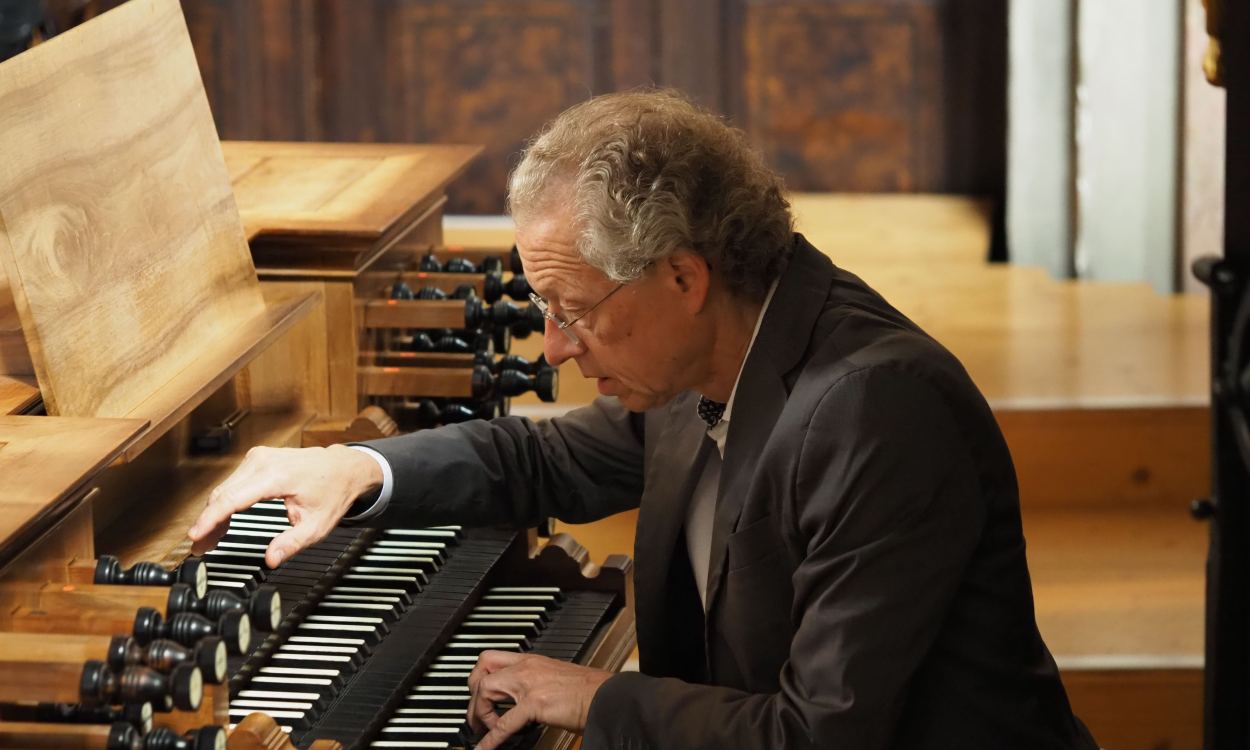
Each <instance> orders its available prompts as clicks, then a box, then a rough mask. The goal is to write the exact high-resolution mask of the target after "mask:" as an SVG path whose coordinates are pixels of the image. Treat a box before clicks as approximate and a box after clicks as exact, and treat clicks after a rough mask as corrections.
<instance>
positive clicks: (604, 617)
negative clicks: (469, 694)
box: [205, 502, 632, 747]
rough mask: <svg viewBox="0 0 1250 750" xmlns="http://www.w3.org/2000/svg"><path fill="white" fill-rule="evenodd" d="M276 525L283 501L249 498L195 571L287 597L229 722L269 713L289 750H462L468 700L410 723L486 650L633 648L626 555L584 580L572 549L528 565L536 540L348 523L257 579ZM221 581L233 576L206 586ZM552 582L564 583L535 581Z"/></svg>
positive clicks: (242, 674) (240, 680)
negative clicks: (414, 739)
mask: <svg viewBox="0 0 1250 750" xmlns="http://www.w3.org/2000/svg"><path fill="white" fill-rule="evenodd" d="M286 528H288V526H287V519H286V511H285V508H284V506H283V505H282V504H281V503H279V502H268V503H259V504H257V505H256V506H253V507H252V508H251V509H249V510H247V511H245V512H241V513H236V514H235V515H234V516H233V517H232V519H231V524H230V529H229V531H228V532H227V533H226V535H225V536H224V537H223V538H222V541H221V543H220V544H219V545H218V547H217V548H216V549H215V550H212V551H210V552H209V553H207V554H206V555H205V561H206V564H207V566H208V568H209V585H210V588H212V587H213V586H216V585H228V586H232V587H233V586H236V585H238V584H242V585H243V586H244V587H253V586H258V585H261V583H262V582H264V583H265V584H267V585H274V586H276V587H277V588H278V590H279V591H281V592H282V593H283V596H284V601H291V602H296V603H295V604H293V605H292V606H291V607H289V608H286V609H285V611H284V617H283V620H282V623H281V624H280V625H279V627H278V628H277V630H276V632H275V633H274V634H273V635H272V636H270V637H269V638H268V639H266V641H265V642H264V643H263V644H262V645H260V646H259V647H258V648H257V649H256V650H255V651H254V652H253V653H252V654H251V655H249V657H248V658H247V660H246V663H244V664H243V665H242V666H241V668H240V669H239V670H238V671H237V672H236V673H235V674H234V676H233V677H232V678H231V695H232V698H231V702H230V715H231V717H232V718H236V719H237V718H241V717H243V716H246V715H247V714H249V713H251V712H252V711H257V710H259V711H263V712H265V713H267V714H269V715H270V716H273V717H274V719H275V720H276V721H277V722H278V723H279V724H280V725H281V726H282V727H283V728H284V730H285V731H288V732H289V733H290V734H291V736H292V739H294V740H295V741H296V742H297V743H302V742H304V741H305V740H308V739H334V740H337V741H339V742H342V743H343V745H344V746H345V747H366V746H377V747H397V746H402V745H394V744H387V743H388V742H395V741H397V740H396V739H395V737H396V736H398V735H411V734H414V733H419V734H422V736H423V737H426V738H427V739H426V740H423V741H431V742H434V741H437V742H445V743H447V744H446V745H444V746H446V747H453V746H458V745H462V744H465V743H466V742H467V741H468V737H467V734H466V727H465V726H464V716H465V710H466V709H467V702H465V701H464V700H459V702H451V701H444V702H445V703H447V704H448V705H445V706H443V707H442V709H443V710H450V709H457V710H458V711H459V715H458V718H457V719H456V720H455V721H452V718H450V716H451V715H450V714H446V713H439V714H435V715H436V716H438V717H439V719H440V720H439V721H438V722H437V725H438V728H439V729H438V731H434V729H432V728H431V727H428V726H425V725H421V726H420V727H417V728H409V729H405V727H408V726H409V725H410V724H411V722H409V721H405V719H411V718H414V717H418V716H422V717H424V716H427V714H426V713H425V709H428V708H430V706H429V705H428V704H429V703H430V702H431V701H441V700H443V698H438V699H435V698H432V697H429V696H428V695H427V693H431V689H430V686H432V685H441V686H445V687H446V688H447V691H448V693H449V694H455V695H457V696H459V698H461V699H462V698H463V697H464V696H462V695H460V694H462V693H465V692H466V691H467V682H466V681H467V678H468V670H469V669H470V668H471V667H472V664H473V661H474V660H476V657H477V654H478V653H479V652H480V651H482V650H483V649H486V648H501V649H507V650H516V651H533V652H535V653H540V654H544V655H548V656H551V657H553V658H560V659H565V660H568V661H581V662H587V661H589V662H590V663H595V664H597V665H599V666H610V665H613V664H619V660H620V659H623V658H624V655H625V654H627V653H628V651H629V649H631V648H632V614H631V610H629V609H628V608H627V604H628V601H627V600H628V580H629V562H628V560H627V559H625V558H623V557H616V558H613V559H609V560H608V562H607V563H606V564H605V566H604V567H603V568H602V569H600V570H599V571H598V572H597V574H596V575H595V576H594V577H584V576H583V575H582V574H581V566H580V563H579V562H578V558H579V557H580V554H578V553H577V552H576V549H577V548H576V547H575V543H574V542H572V541H571V540H568V539H560V540H557V541H556V547H553V548H552V549H553V552H552V553H551V554H549V555H547V556H546V557H545V558H540V560H538V561H536V560H531V559H530V557H529V554H528V550H529V547H530V541H531V540H529V539H527V538H526V537H524V536H522V535H517V534H515V533H510V532H502V531H489V530H464V529H460V528H458V527H441V528H430V529H383V530H378V529H350V528H343V529H338V530H336V531H335V532H334V533H333V534H332V535H331V537H330V538H327V539H326V540H323V541H322V542H319V543H318V544H316V545H313V546H312V547H310V548H308V549H306V550H304V551H302V552H300V553H299V554H297V555H295V556H293V557H292V558H291V559H289V560H287V561H285V562H284V563H283V564H282V565H280V566H279V567H278V568H276V569H274V570H272V571H269V570H266V569H265V567H264V565H263V562H262V560H261V556H263V552H264V548H265V545H266V544H267V543H268V541H269V540H270V539H272V538H273V537H274V536H276V535H277V534H279V533H281V532H282V531H283V530H285V529H286ZM555 550H561V551H560V552H555ZM565 550H572V551H574V554H573V555H572V556H570V555H568V554H567V552H565ZM226 566H229V567H226ZM227 570H228V571H230V572H231V573H233V574H234V577H231V578H228V579H217V578H214V576H217V575H219V573H218V571H227ZM553 581H558V582H560V583H562V584H563V586H560V585H545V584H550V583H552V582H553ZM565 587H567V588H565ZM452 667H454V668H452ZM457 681H459V682H457ZM460 688H463V690H461V689H460ZM431 694H432V693H431ZM444 697H445V696H444ZM418 730H420V731H418ZM434 736H437V737H441V738H442V739H439V740H433V739H428V738H430V737H434ZM540 737H541V733H539V734H538V735H535V736H534V737H531V738H530V740H531V743H530V745H525V744H519V745H517V746H518V747H522V746H532V743H533V742H534V741H537V740H538V739H539V738H540ZM551 741H552V742H554V741H555V740H551ZM379 743H380V744H379ZM436 746H438V745H427V747H436Z"/></svg>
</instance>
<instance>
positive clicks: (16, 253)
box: [0, 0, 312, 450]
mask: <svg viewBox="0 0 1250 750" xmlns="http://www.w3.org/2000/svg"><path fill="white" fill-rule="evenodd" d="M0 72H2V75H0V160H2V161H4V163H5V164H6V165H7V166H8V168H7V169H6V170H5V172H4V173H3V175H0V265H2V266H3V268H4V271H5V275H6V277H7V279H8V281H9V284H10V286H11V289H12V293H13V299H14V302H15V303H16V304H15V306H16V309H17V312H18V317H19V319H20V320H21V326H22V331H23V334H24V337H25V340H26V343H27V345H28V347H29V351H30V355H31V359H32V361H33V364H34V369H35V373H36V375H37V376H38V381H39V387H40V390H41V392H42V394H43V399H44V403H45V404H46V406H47V409H48V412H49V413H50V414H59V415H65V416H104V417H139V418H143V419H146V420H149V421H150V422H151V423H152V425H153V427H152V429H153V430H154V431H156V432H157V433H159V432H161V431H163V430H165V429H168V428H169V427H170V426H171V425H172V424H173V423H174V422H175V421H177V420H178V419H181V418H182V417H184V416H186V415H187V414H188V413H190V411H191V410H192V409H193V408H194V406H195V405H196V404H197V403H199V401H200V400H202V399H203V398H205V397H207V395H208V394H210V393H211V392H212V391H214V390H216V389H217V388H218V387H220V386H221V385H222V383H224V382H225V381H226V380H227V379H229V378H230V377H231V376H232V375H233V374H234V373H235V372H237V371H238V370H239V369H240V368H241V367H242V366H243V365H244V364H246V362H247V360H248V359H250V358H251V357H252V356H255V354H256V353H257V352H258V351H260V350H261V349H263V348H264V347H265V346H266V345H267V344H268V343H269V342H270V341H272V340H273V338H274V337H276V336H277V335H278V334H280V333H281V332H282V331H283V330H285V329H286V328H287V327H289V326H290V325H291V324H293V322H294V321H295V320H296V319H298V317H300V316H301V315H302V314H304V313H305V312H306V311H307V308H308V307H309V306H310V305H311V303H312V300H310V299H303V300H292V301H288V302H284V303H282V304H280V305H274V306H272V307H267V306H266V305H265V303H264V300H263V299H262V297H261V294H260V288H259V283H258V282H257V280H256V274H255V270H254V268H253V266H252V261H251V256H250V254H249V252H248V248H247V244H246V242H245V240H244V236H243V229H242V225H241V224H240V221H239V216H238V212H237V211H236V209H235V203H234V197H233V193H232V192H231V189H230V184H229V181H228V179H227V173H226V169H225V165H224V164H223V162H222V158H221V150H220V148H219V146H218V142H217V136H216V133H215V132H214V129H213V125H212V118H211V115H210V113H209V111H208V102H207V100H206V99H205V96H204V91H203V89H202V88H201V86H200V79H199V72H198V69H197V67H196V63H195V57H194V54H193V52H192V49H191V43H190V40H189V38H188V37H187V29H186V25H185V23H184V22H183V19H182V14H181V11H180V8H179V5H178V3H177V2H176V0H132V2H128V3H125V4H124V5H121V6H119V7H118V8H116V9H114V10H112V11H109V12H108V13H105V14H103V15H101V16H99V17H98V18H96V19H94V20H93V21H92V22H91V23H90V24H87V25H85V26H81V27H78V28H75V29H73V30H71V31H69V32H66V33H65V34H63V35H61V36H58V37H56V38H55V39H52V40H51V41H49V42H47V43H45V44H41V45H39V46H38V47H37V48H35V49H32V50H30V51H29V52H27V53H25V54H23V55H20V56H18V57H16V58H14V59H12V60H10V61H8V62H7V63H5V64H4V65H3V66H2V68H0ZM118 112H125V113H126V115H127V116H126V117H118V116H117V113H118ZM154 439H155V436H151V437H150V438H145V440H143V441H139V442H138V443H136V448H135V449H136V450H138V449H141V448H142V447H143V445H146V444H149V443H150V442H151V440H154Z"/></svg>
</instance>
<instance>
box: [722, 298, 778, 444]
mask: <svg viewBox="0 0 1250 750" xmlns="http://www.w3.org/2000/svg"><path fill="white" fill-rule="evenodd" d="M780 280H781V279H780V278H776V279H773V283H772V286H770V287H768V294H766V295H764V305H763V306H762V307H761V308H760V314H759V317H757V318H756V319H755V330H754V331H752V332H751V341H750V343H748V344H747V351H746V354H745V355H743V357H742V364H740V365H738V376H737V377H736V378H734V387H733V390H732V391H730V392H729V400H728V401H726V402H725V413H724V414H722V415H721V418H720V421H719V422H717V423H716V425H715V426H714V427H709V428H708V431H707V434H708V437H710V438H712V440H714V441H715V442H716V449H717V450H718V451H720V455H721V458H724V457H725V440H726V439H727V438H728V437H729V416H730V413H731V412H733V408H734V397H735V396H737V395H738V383H739V382H740V381H741V380H742V369H743V368H744V367H745V366H746V363H747V359H749V358H750V357H751V349H752V348H754V346H755V338H756V337H757V336H759V335H760V326H761V325H762V324H763V323H764V313H766V312H768V305H769V303H771V302H772V301H773V292H775V291H777V282H778V281H780Z"/></svg>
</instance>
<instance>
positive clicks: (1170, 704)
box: [1063, 668, 1203, 750]
mask: <svg viewBox="0 0 1250 750" xmlns="http://www.w3.org/2000/svg"><path fill="white" fill-rule="evenodd" d="M1063 684H1064V687H1065V688H1066V689H1067V691H1068V700H1069V701H1070V702H1071V703H1072V710H1073V711H1075V712H1076V715H1077V716H1079V717H1081V719H1082V720H1083V721H1084V722H1085V724H1086V726H1088V727H1089V730H1090V732H1092V733H1093V735H1094V738H1095V739H1097V740H1098V742H1099V743H1100V744H1101V745H1102V747H1107V748H1123V749H1124V750H1202V689H1203V688H1202V670H1201V669H1198V668H1190V669H1150V670H1141V671H1134V672H1125V671H1122V670H1080V671H1067V672H1065V673H1064V675H1063Z"/></svg>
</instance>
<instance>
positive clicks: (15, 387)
mask: <svg viewBox="0 0 1250 750" xmlns="http://www.w3.org/2000/svg"><path fill="white" fill-rule="evenodd" d="M38 400H39V386H38V385H36V384H35V379H34V378H33V377H24V376H13V375H0V414H20V413H22V411H24V410H25V409H27V408H29V407H30V406H32V405H33V404H34V403H35V402H36V401H38Z"/></svg>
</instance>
